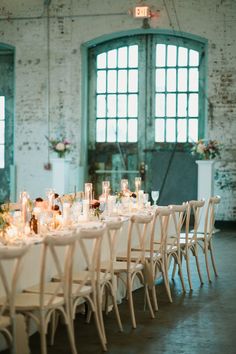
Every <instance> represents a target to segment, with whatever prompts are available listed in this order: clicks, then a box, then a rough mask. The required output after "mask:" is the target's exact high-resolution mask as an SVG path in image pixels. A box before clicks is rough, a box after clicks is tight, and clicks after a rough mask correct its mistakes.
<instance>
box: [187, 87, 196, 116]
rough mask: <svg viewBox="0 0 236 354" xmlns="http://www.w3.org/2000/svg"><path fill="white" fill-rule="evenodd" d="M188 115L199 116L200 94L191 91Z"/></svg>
mask: <svg viewBox="0 0 236 354" xmlns="http://www.w3.org/2000/svg"><path fill="white" fill-rule="evenodd" d="M188 115H189V116H190V117H197V116H198V94H197V93H190V95H189V102H188Z"/></svg>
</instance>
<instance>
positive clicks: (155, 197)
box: [151, 191, 159, 205]
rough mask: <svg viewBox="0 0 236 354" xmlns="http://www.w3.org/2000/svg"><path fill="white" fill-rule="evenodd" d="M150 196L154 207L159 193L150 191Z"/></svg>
mask: <svg viewBox="0 0 236 354" xmlns="http://www.w3.org/2000/svg"><path fill="white" fill-rule="evenodd" d="M151 196H152V200H153V202H154V205H156V203H157V200H158V198H159V191H152V193H151Z"/></svg>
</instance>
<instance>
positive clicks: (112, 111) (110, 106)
mask: <svg viewBox="0 0 236 354" xmlns="http://www.w3.org/2000/svg"><path fill="white" fill-rule="evenodd" d="M107 117H116V95H107Z"/></svg>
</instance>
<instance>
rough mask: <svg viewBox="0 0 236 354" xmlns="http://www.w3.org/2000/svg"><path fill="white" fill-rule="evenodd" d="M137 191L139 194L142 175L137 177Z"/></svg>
mask: <svg viewBox="0 0 236 354" xmlns="http://www.w3.org/2000/svg"><path fill="white" fill-rule="evenodd" d="M134 183H135V191H136V193H137V194H138V191H139V190H140V188H141V177H135V182H134Z"/></svg>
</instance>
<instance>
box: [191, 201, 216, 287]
mask: <svg viewBox="0 0 236 354" xmlns="http://www.w3.org/2000/svg"><path fill="white" fill-rule="evenodd" d="M220 200H221V198H220V196H215V197H211V198H209V200H208V204H207V209H206V215H205V222H204V234H200V233H197V241H198V244H199V246H200V247H201V248H202V250H203V253H204V256H205V263H206V270H207V277H208V280H209V282H211V276H210V269H209V262H208V252H210V255H211V262H212V267H213V270H214V273H215V276H218V274H217V270H216V264H215V257H214V253H213V246H212V238H213V234H214V225H215V208H216V206H217V205H218V204H219V203H220Z"/></svg>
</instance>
